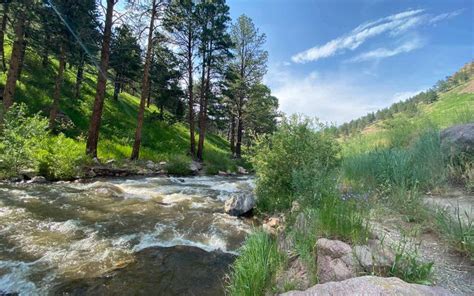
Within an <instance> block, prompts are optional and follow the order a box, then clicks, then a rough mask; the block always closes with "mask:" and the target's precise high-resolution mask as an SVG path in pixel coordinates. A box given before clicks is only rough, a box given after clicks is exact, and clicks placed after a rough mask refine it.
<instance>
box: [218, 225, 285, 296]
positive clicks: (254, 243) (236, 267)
mask: <svg viewBox="0 0 474 296" xmlns="http://www.w3.org/2000/svg"><path fill="white" fill-rule="evenodd" d="M282 262H283V257H282V255H281V254H280V253H279V252H278V249H277V245H276V242H275V239H274V238H272V237H271V236H270V235H269V234H267V233H265V232H263V231H256V232H254V233H252V234H251V235H249V237H248V238H247V240H246V241H245V244H244V245H243V246H242V248H241V249H240V256H239V257H238V258H237V260H236V261H235V262H234V264H233V266H232V270H231V272H230V274H229V275H228V281H227V287H226V289H227V294H228V295H232V296H259V295H265V291H266V290H267V289H268V288H269V286H270V283H271V280H272V277H273V275H274V274H275V273H276V271H277V269H278V268H279V266H280V265H281V263H282Z"/></svg>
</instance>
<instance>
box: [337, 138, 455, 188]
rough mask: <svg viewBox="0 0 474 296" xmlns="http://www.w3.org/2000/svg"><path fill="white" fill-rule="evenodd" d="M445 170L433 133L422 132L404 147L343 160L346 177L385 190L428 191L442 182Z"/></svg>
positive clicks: (384, 149)
mask: <svg viewBox="0 0 474 296" xmlns="http://www.w3.org/2000/svg"><path fill="white" fill-rule="evenodd" d="M445 168H446V161H445V158H444V156H443V153H442V151H441V147H440V139H439V133H438V131H436V130H429V131H427V132H425V133H423V134H422V135H421V136H420V137H419V138H418V139H417V140H416V142H414V143H413V144H412V145H410V146H409V147H408V148H390V149H389V148H382V149H376V150H374V151H371V152H368V153H362V154H356V155H351V156H348V157H346V158H344V160H343V171H344V175H345V177H346V178H348V179H350V180H353V181H356V182H360V183H363V184H364V185H366V186H367V187H369V188H370V187H372V188H382V189H383V190H385V191H391V190H392V189H400V188H401V189H404V190H410V189H414V188H420V189H428V188H432V187H433V186H436V185H439V184H441V183H442V182H443V181H444V180H445Z"/></svg>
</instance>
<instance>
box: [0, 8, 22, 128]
mask: <svg viewBox="0 0 474 296" xmlns="http://www.w3.org/2000/svg"><path fill="white" fill-rule="evenodd" d="M25 22H26V20H25V14H24V12H20V13H19V14H18V17H17V20H16V25H15V38H16V40H15V41H14V42H13V49H12V54H11V58H10V68H9V69H8V74H7V81H6V83H5V88H4V90H3V112H6V111H7V110H8V108H10V106H11V105H12V104H13V97H14V95H15V89H16V81H17V80H18V70H19V69H20V62H21V53H22V47H23V45H24V42H23V39H24V32H25ZM2 119H3V118H2Z"/></svg>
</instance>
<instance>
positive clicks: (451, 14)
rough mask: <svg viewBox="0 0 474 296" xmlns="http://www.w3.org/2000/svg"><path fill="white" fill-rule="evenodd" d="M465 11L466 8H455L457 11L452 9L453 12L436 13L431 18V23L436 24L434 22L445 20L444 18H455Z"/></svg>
mask: <svg viewBox="0 0 474 296" xmlns="http://www.w3.org/2000/svg"><path fill="white" fill-rule="evenodd" d="M463 11H464V9H458V10H455V11H452V12H447V13H441V14H438V15H436V16H434V17H433V18H431V19H430V24H434V23H437V22H440V21H444V20H447V19H450V18H453V17H455V16H458V15H460V14H461V13H462V12H463Z"/></svg>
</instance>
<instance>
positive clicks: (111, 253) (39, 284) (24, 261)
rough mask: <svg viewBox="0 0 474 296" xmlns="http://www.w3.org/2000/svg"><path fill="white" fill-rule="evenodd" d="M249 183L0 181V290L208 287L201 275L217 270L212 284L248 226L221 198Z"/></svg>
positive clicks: (137, 291)
mask: <svg viewBox="0 0 474 296" xmlns="http://www.w3.org/2000/svg"><path fill="white" fill-rule="evenodd" d="M252 187H253V182H252V179H251V178H247V177H236V178H224V177H188V178H165V177H152V178H132V179H104V180H100V181H96V182H92V183H87V184H81V183H67V182H64V183H52V184H35V185H33V184H2V185H0V295H1V294H2V293H3V294H7V293H13V295H14V294H20V295H53V294H62V293H64V292H63V291H67V292H68V293H69V292H70V291H72V292H71V293H70V294H81V293H82V294H94V293H90V292H91V291H92V292H94V291H95V292H96V294H114V293H115V292H116V291H122V292H125V291H127V292H128V293H129V294H130V295H136V294H141V293H143V294H145V293H147V292H146V291H147V290H146V289H154V291H155V292H156V291H160V289H162V290H161V291H168V292H169V293H165V292H163V293H162V294H176V295H178V294H186V293H187V292H189V291H191V292H190V293H193V292H192V291H193V290H194V291H199V286H200V285H207V286H209V285H210V284H209V283H208V282H209V279H207V281H208V282H206V280H204V279H202V281H201V278H200V274H202V277H205V276H208V277H210V276H219V277H220V278H216V279H215V282H216V283H219V285H220V286H219V287H218V288H217V290H216V289H214V290H213V289H210V288H209V287H207V288H208V289H207V290H206V291H208V292H209V293H208V294H213V293H214V294H215V293H218V292H216V291H221V286H222V285H221V282H222V273H224V272H225V270H226V268H227V267H228V264H229V263H230V262H232V260H233V255H232V254H235V252H236V250H237V249H238V247H239V246H240V245H241V244H242V241H243V239H244V238H245V235H246V234H247V233H248V232H249V231H250V229H251V225H249V223H248V222H246V221H245V220H242V219H238V218H235V217H231V216H228V215H226V214H225V213H223V203H224V201H225V200H226V199H228V198H229V197H230V196H231V195H232V193H234V192H237V191H244V190H249V191H250V190H252ZM213 266H215V268H214V267H213ZM206 268H207V269H206ZM213 268H214V269H213ZM150 269H151V270H150ZM198 269H200V270H201V272H200V273H199V272H198ZM213 272H214V273H215V275H214V274H213ZM174 274H176V276H175V275H174ZM144 275H145V276H144ZM114 279H115V280H114ZM165 279H166V280H165ZM187 279H188V280H187ZM94 283H99V284H97V285H99V286H100V287H101V288H100V289H98V288H97V287H98V286H97V285H96V286H94V285H95V284H94ZM104 283H106V284H104ZM183 285H184V286H186V287H188V290H182V289H181V290H180V288H176V287H179V286H183ZM78 287H79V288H78ZM104 287H106V288H104ZM143 287H145V288H143ZM120 289H124V290H120ZM81 291H82V292H81ZM114 291H115V292H114ZM186 291H187V292H186ZM66 294H67V293H66ZM125 294H126V293H125ZM154 294H160V293H158V292H156V293H154Z"/></svg>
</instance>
